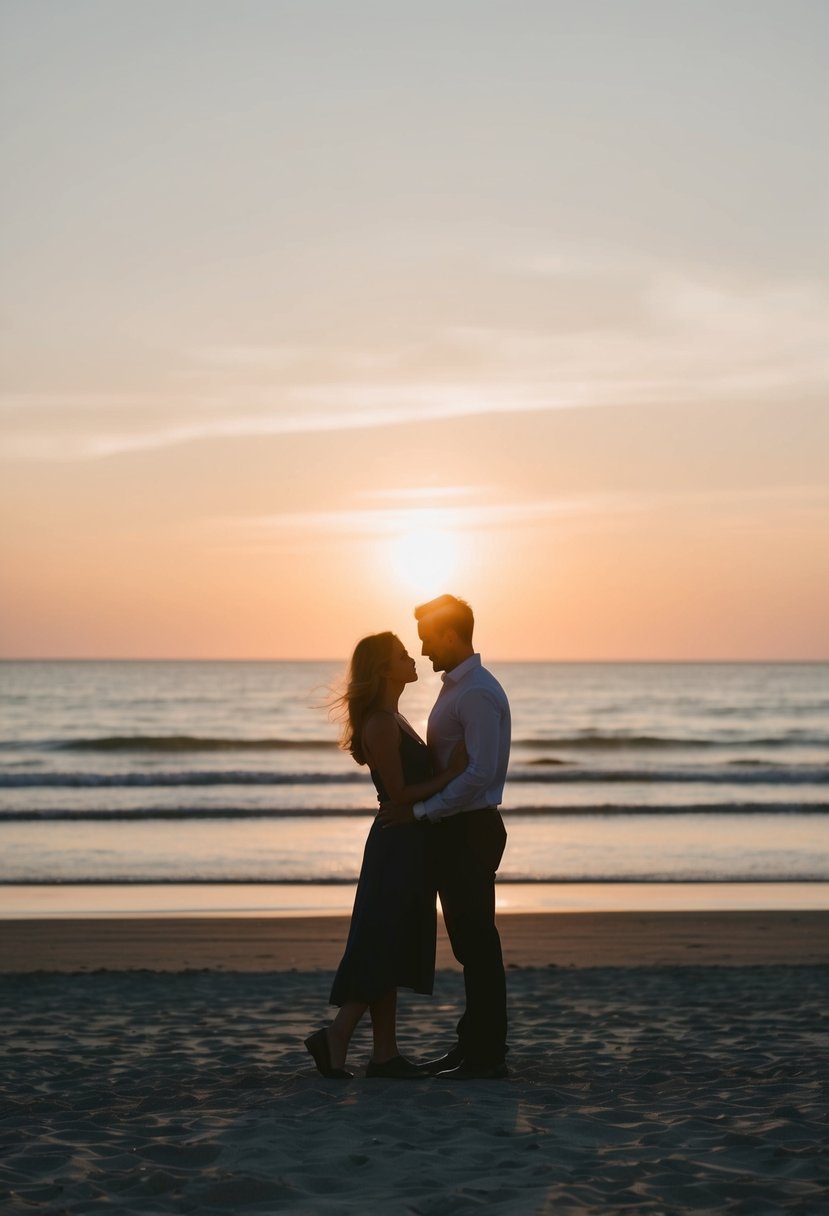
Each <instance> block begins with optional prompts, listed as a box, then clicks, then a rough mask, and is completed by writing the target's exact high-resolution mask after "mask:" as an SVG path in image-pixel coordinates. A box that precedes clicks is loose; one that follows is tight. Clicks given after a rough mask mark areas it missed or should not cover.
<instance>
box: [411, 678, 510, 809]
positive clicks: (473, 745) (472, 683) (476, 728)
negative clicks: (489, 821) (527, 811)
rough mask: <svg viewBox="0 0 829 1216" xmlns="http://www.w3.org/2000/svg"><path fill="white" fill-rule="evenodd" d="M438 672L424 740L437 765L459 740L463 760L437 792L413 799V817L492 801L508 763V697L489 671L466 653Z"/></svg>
mask: <svg viewBox="0 0 829 1216" xmlns="http://www.w3.org/2000/svg"><path fill="white" fill-rule="evenodd" d="M442 678H443V688H442V689H441V691H440V696H439V697H438V699H437V701H435V704H434V707H433V709H432V712H431V713H430V715H429V725H428V728H427V733H426V741H427V743H428V744H429V748H430V750H431V752H432V755H433V756H434V757H435V761H436V763H437V766H438V768H439V769H444V768H446V767H447V765H448V764H449V757H450V756H451V754H452V751H453V749H454V747H455V745H456V744H457V743H459V742H460V741H461V740H463V743H464V745H465V747H466V750H467V752H468V753H469V763H468V765H467V767H466V769H465V770H464V772H462V773H461V774H460V776H458V777H455V778H454V780H452V781H450V782H449V784H448V785H447V786H446V787H445V788H444V789H443V790H441V792H440V793H439V794H433V795H432V797H431V798H426V799H425V800H424V801H423V802H416V803H415V805H414V813H415V817H416V818H417V819H431V820H432V821H436V820H438V819H447V818H448V817H449V816H450V815H459V814H460V813H461V812H462V811H476V810H480V809H481V808H483V807H487V806H498V804H499V803H500V802H501V799H502V798H503V796H504V781H505V780H506V776H507V764H508V763H509V746H510V711H509V701H508V700H507V694H506V693H505V692H504V690H503V688H502V687H501V685H500V684H499V683H498V681H497V680H496V679H495V677H494V676H493V675H492V673H491V672H489V671H487V669H486V668H485V667H483V666H481V656H480V655H479V654H473V655H470V657H469V658H468V659H464V661H463V662H462V663H459V664H458V666H457V667H455V668H453V669H452V671H447V672H445V673H444V675H443V677H442Z"/></svg>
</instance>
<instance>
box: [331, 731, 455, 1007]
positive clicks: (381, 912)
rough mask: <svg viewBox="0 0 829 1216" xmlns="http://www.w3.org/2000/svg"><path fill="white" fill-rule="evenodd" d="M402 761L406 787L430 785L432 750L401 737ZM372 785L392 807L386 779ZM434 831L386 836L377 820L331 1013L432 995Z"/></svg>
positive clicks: (406, 829)
mask: <svg viewBox="0 0 829 1216" xmlns="http://www.w3.org/2000/svg"><path fill="white" fill-rule="evenodd" d="M400 760H401V763H402V766H403V779H404V781H405V782H406V784H407V785H415V784H417V783H418V782H421V781H427V780H428V779H429V777H431V775H432V769H431V761H430V758H429V749H428V748H427V746H426V744H425V743H422V742H420V740H419V739H415V738H414V736H412V735H410V734H409V733H408V731H405V730H402V729H401V731H400ZM371 777H372V780H373V781H374V784H375V786H376V788H377V800H378V802H385V801H387V800H388V794H387V793H386V791H385V789H384V788H383V782H382V781H381V779H380V774H379V773H377V772H375V771H372V774H371ZM430 830H433V828H432V825H430V824H425V823H411V824H404V825H401V826H399V827H390V828H384V827H381V826H380V823H379V822H378V820H376V819H375V821H374V823H373V824H372V826H371V831H370V832H369V834H368V840H367V841H366V847H365V852H364V853H363V865H362V869H361V870H360V881H359V883H358V885H357V894H356V896H355V899H354V911H353V912H352V914H351V928H350V929H349V932H348V941H347V943H346V947H345V953H344V954H343V957H342V962H341V963H340V965H339V968H338V969H337V974H336V975H335V976H334V984H333V987H332V989H331V996H330V998H329V999H330V1003H331V1004H332V1005H344V1004H345V1003H346V1002H347V1001H363V1002H366V1003H367V1004H371V1002H372V1001H375V1000H377V999H378V997H380V996H382V995H383V993H384V992H388V990H389V989H390V988H412V989H413V990H414V991H415V992H423V993H426V994H431V991H432V986H433V984H434V978H435V937H436V933H437V920H436V912H435V888H436V883H435V879H434V874H433V871H432V864H431V862H430V852H431V850H430V849H429V848H428V839H427V838H428V834H429V832H430Z"/></svg>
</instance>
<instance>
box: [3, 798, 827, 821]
mask: <svg viewBox="0 0 829 1216" xmlns="http://www.w3.org/2000/svg"><path fill="white" fill-rule="evenodd" d="M375 810H376V808H375V809H372V808H369V807H290V808H286V809H281V808H275V807H235V806H224V807H216V806H210V807H203V806H175V807H127V808H125V809H124V810H112V809H111V808H108V807H107V808H102V809H95V810H92V809H88V808H78V807H46V808H38V809H36V810H11V811H0V823H39V822H55V821H57V822H70V823H71V822H87V821H88V822H114V823H119V822H124V823H129V822H135V821H139V822H140V821H144V820H153V819H161V820H181V819H189V820H202V819H234V820H242V819H329V818H331V819H367V818H369V817H370V816H373V815H374V814H375ZM501 812H502V814H503V815H504V816H505V817H506V818H507V819H509V818H514V817H516V816H519V815H522V816H524V815H529V816H537V817H538V818H544V819H560V818H595V817H596V816H614V817H619V818H621V817H623V816H625V815H627V816H640V815H648V816H659V815H670V816H675V815H826V814H829V802H698V803H697V802H695V803H682V804H679V805H677V804H676V803H661V804H650V803H642V804H638V803H634V804H624V803H620V804H613V803H605V804H597V805H594V806H554V807H551V806H513V805H510V806H508V807H502V808H501Z"/></svg>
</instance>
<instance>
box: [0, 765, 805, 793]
mask: <svg viewBox="0 0 829 1216" xmlns="http://www.w3.org/2000/svg"><path fill="white" fill-rule="evenodd" d="M366 781H367V778H366V775H365V773H359V772H353V773H348V772H346V773H308V772H301V773H277V772H273V771H270V770H268V771H261V770H258V771H257V770H251V771H248V770H244V769H226V770H218V771H210V770H191V771H187V770H176V771H161V770H159V771H151V772H145V771H141V772H122V773H98V772H85V773H78V772H71V771H67V772H47V773H43V772H37V773H31V772H29V773H20V772H4V773H0V789H45V788H51V789H58V788H66V789H71V788H84V789H93V788H110V789H123V788H129V787H133V786H140V787H146V788H150V787H165V786H214V785H234V786H239V785H248V786H267V785H274V786H276V785H279V786H285V785H297V786H310V785H354V784H358V783H366ZM525 783H532V784H535V785H568V784H580V785H583V784H596V783H600V784H617V783H625V784H630V783H636V784H648V785H654V784H666V783H667V784H672V785H674V784H675V785H685V784H689V785H723V784H725V785H782V786H786V785H826V784H829V765H825V764H801V765H768V766H763V767H756V768H755V767H749V768H740V767H737V766H727V765H722V766H714V765H710V766H706V767H694V768H647V769H643V768H631V769H602V768H589V769H588V768H571V767H567V766H563V767H555V768H551V769H544V770H543V771H537V772H520V771H518V772H515V773H511V774H510V776H509V779H508V784H509V785H510V786H514V785H521V784H525Z"/></svg>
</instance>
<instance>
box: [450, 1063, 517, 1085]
mask: <svg viewBox="0 0 829 1216" xmlns="http://www.w3.org/2000/svg"><path fill="white" fill-rule="evenodd" d="M508 1076H509V1069H508V1068H507V1066H506V1064H504V1063H503V1061H502V1062H501V1063H500V1064H474V1063H473V1062H472V1060H464V1061H463V1063H462V1064H459V1065H458V1066H457V1068H447V1069H446V1070H445V1071H444V1072H438V1073H435V1078H436V1080H438V1081H501V1080H503V1078H504V1077H508Z"/></svg>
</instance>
